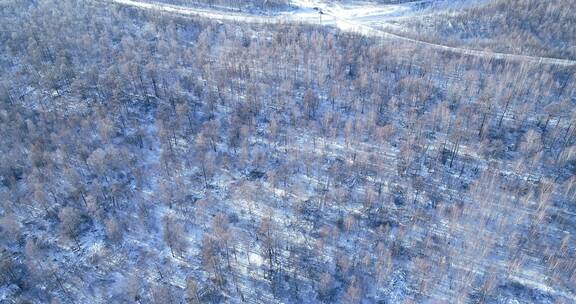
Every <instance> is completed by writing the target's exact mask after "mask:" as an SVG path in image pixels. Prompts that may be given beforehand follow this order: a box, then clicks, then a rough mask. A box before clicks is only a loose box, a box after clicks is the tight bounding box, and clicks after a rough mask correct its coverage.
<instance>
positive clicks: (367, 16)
mask: <svg viewBox="0 0 576 304" xmlns="http://www.w3.org/2000/svg"><path fill="white" fill-rule="evenodd" d="M103 1H106V2H112V3H116V4H120V5H126V6H132V7H137V8H140V9H146V10H155V11H158V12H165V13H172V14H179V15H185V16H198V17H204V18H210V19H215V20H221V21H234V22H247V23H261V24H267V23H269V24H275V23H290V22H292V23H308V24H321V25H329V26H336V27H337V28H339V29H340V30H342V31H347V32H354V33H359V34H362V35H366V36H371V37H380V38H387V39H395V40H400V41H405V42H408V43H414V44H418V45H420V46H423V47H429V48H432V49H435V50H440V51H447V52H453V53H458V54H463V55H468V56H475V57H482V58H493V59H503V60H511V61H520V62H531V63H537V64H549V65H561V66H575V65H576V61H575V60H568V59H558V58H549V57H537V56H529V55H519V54H507V53H498V52H490V51H485V50H473V49H467V48H461V47H452V46H447V45H443V44H440V43H430V42H426V41H421V40H417V39H412V38H408V37H404V36H400V35H397V34H393V33H390V32H387V31H385V30H383V29H381V28H376V27H375V25H377V24H379V23H380V24H386V22H388V21H390V20H391V19H393V18H398V17H403V16H407V15H409V14H411V13H413V12H414V3H407V4H390V5H384V4H370V3H366V2H358V3H357V4H351V3H348V4H338V3H325V2H324V1H321V0H294V1H293V3H294V5H295V6H296V9H295V10H293V11H287V12H280V13H279V14H276V15H271V16H265V15H256V14H249V13H240V12H228V11H221V10H217V9H205V8H195V7H188V6H178V5H171V4H166V3H158V2H142V1H137V0H103ZM319 12H322V14H320V13H319Z"/></svg>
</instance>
